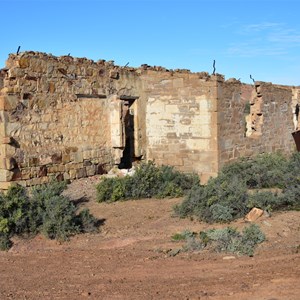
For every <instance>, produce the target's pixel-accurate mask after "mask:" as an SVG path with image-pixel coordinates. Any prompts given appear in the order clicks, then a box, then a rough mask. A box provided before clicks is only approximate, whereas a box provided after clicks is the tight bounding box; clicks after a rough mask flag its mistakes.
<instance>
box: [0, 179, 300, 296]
mask: <svg viewBox="0 0 300 300" xmlns="http://www.w3.org/2000/svg"><path fill="white" fill-rule="evenodd" d="M97 180H98V178H97V177H94V178H91V179H83V180H79V181H76V182H73V183H72V184H71V185H70V186H69V188H68V191H67V194H68V195H69V196H70V197H71V198H72V199H73V200H76V199H79V198H81V197H85V198H86V199H87V200H88V202H83V203H81V204H80V205H81V206H82V207H89V208H90V210H91V212H92V213H93V214H94V215H95V216H96V217H98V218H100V219H105V221H104V225H102V226H101V227H100V228H101V230H100V233H97V234H85V235H78V236H75V237H73V238H71V240H70V241H69V242H65V243H63V244H59V243H58V242H56V241H50V240H47V239H45V238H44V237H42V236H37V237H35V238H34V239H31V240H22V239H15V240H14V246H13V247H12V248H11V249H10V250H9V251H8V252H0V299H109V300H110V299H213V300H217V299H255V300H260V299H261V300H262V299H265V300H275V299H278V300H281V299H295V300H296V299H297V300H298V299H300V222H299V220H300V218H299V217H300V212H281V213H276V214H273V215H272V216H271V217H262V218H260V219H259V220H258V221H257V223H258V224H259V225H260V227H261V229H262V230H263V231H264V232H265V234H266V236H267V239H268V240H267V241H266V242H264V243H263V244H261V245H260V246H259V247H258V248H257V250H256V252H255V255H254V257H245V256H242V257H239V256H236V255H232V254H224V253H211V252H208V251H202V252H198V253H190V252H184V253H179V254H178V255H176V256H174V257H173V256H170V255H169V254H168V253H170V252H169V251H170V250H171V249H173V250H175V249H178V248H180V244H178V243H175V242H172V241H171V236H172V235H173V234H174V233H176V232H182V231H183V230H185V229H190V230H193V231H196V232H199V231H200V230H205V229H208V228H212V227H215V228H216V227H221V226H220V225H215V226H212V225H208V224H205V223H200V222H198V221H193V220H186V219H178V218H175V217H172V207H173V205H175V204H176V203H180V201H182V199H167V200H157V199H153V200H137V201H127V202H119V203H114V204H105V203H104V204H98V203H96V201H95V189H94V184H95V183H96V182H97ZM245 225H246V223H245V222H244V221H243V220H238V221H237V222H235V223H232V224H231V226H235V227H238V228H242V227H243V226H245ZM223 226H224V225H223Z"/></svg>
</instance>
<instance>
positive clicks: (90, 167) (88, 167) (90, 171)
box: [86, 165, 96, 176]
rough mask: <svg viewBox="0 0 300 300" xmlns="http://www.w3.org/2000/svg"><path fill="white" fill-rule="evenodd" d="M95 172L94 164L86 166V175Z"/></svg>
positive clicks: (92, 174) (91, 174)
mask: <svg viewBox="0 0 300 300" xmlns="http://www.w3.org/2000/svg"><path fill="white" fill-rule="evenodd" d="M95 174H96V166H95V165H91V166H87V167H86V175H87V176H94V175H95Z"/></svg>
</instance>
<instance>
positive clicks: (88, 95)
mask: <svg viewBox="0 0 300 300" xmlns="http://www.w3.org/2000/svg"><path fill="white" fill-rule="evenodd" d="M76 97H77V98H93V99H95V98H99V99H104V98H106V95H104V94H76Z"/></svg>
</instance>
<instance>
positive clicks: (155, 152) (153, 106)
mask: <svg viewBox="0 0 300 300" xmlns="http://www.w3.org/2000/svg"><path fill="white" fill-rule="evenodd" d="M145 77H146V76H144V77H143V79H144V80H145V82H147V84H148V86H147V89H148V101H147V109H146V111H147V114H146V128H147V131H146V135H147V139H148V146H147V154H148V155H147V157H148V158H149V159H152V160H155V161H156V162H157V163H158V164H167V165H173V166H175V167H176V168H177V169H179V170H181V171H185V172H191V171H194V172H197V173H198V174H199V175H200V177H201V179H202V180H203V181H206V180H207V178H208V177H210V176H215V175H216V174H217V172H218V149H217V126H216V124H217V113H216V98H217V97H216V96H217V77H212V78H211V77H209V76H208V74H206V73H199V74H191V73H175V74H169V73H168V74H163V73H160V74H159V75H156V76H154V74H153V73H149V74H147V77H146V78H145ZM150 78H152V80H151V81H150Z"/></svg>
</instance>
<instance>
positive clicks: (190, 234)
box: [172, 230, 195, 241]
mask: <svg viewBox="0 0 300 300" xmlns="http://www.w3.org/2000/svg"><path fill="white" fill-rule="evenodd" d="M194 235H195V233H194V232H192V231H190V230H184V231H182V232H181V233H175V234H174V235H172V240H173V241H183V240H187V239H188V238H192V237H194Z"/></svg>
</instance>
